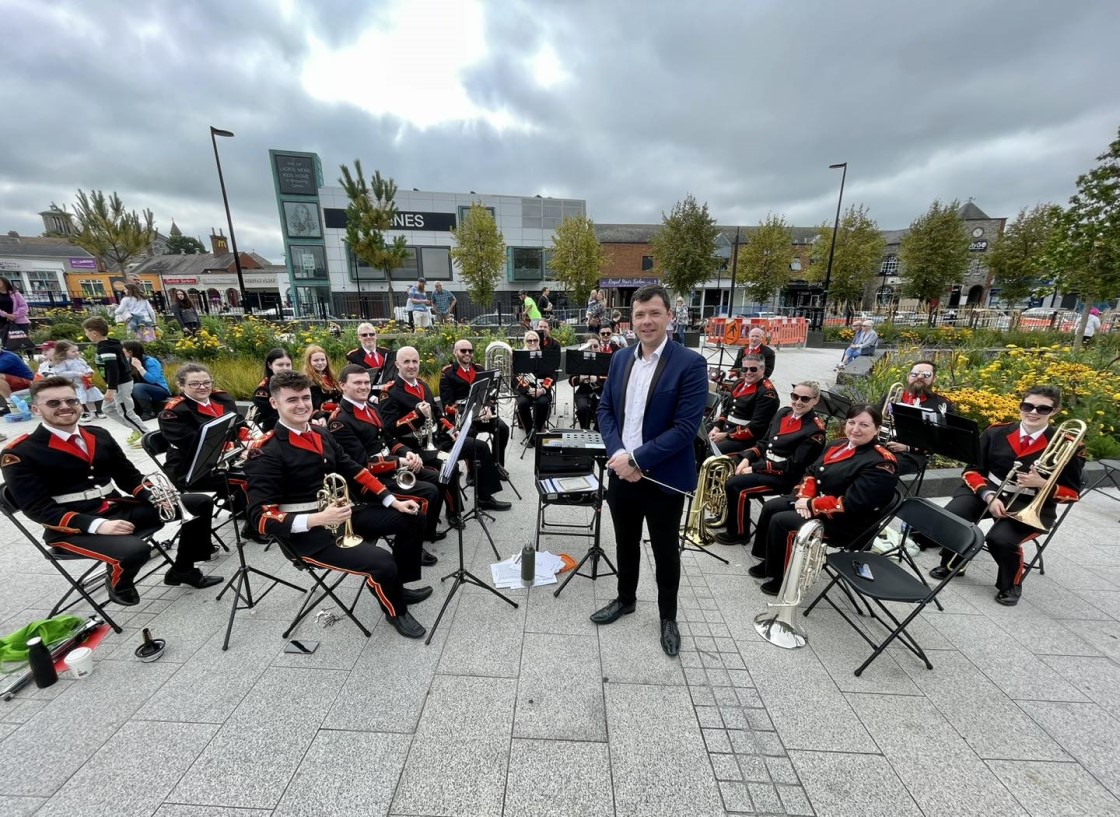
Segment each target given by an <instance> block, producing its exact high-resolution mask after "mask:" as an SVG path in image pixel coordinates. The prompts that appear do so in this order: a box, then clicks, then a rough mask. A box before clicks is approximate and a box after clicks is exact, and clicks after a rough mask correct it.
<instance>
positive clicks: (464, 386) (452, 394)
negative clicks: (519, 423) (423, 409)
mask: <svg viewBox="0 0 1120 817" xmlns="http://www.w3.org/2000/svg"><path fill="white" fill-rule="evenodd" d="M452 354H454V355H455V362H454V363H449V364H447V365H446V366H444V367H443V369H442V370H441V371H440V377H439V396H440V402H441V403H442V404H443V413H444V414H446V415H448V417H450V418H452V419H455V420H457V419H458V414H459V411H461V410H462V408H463V406H465V405H466V400H467V397H468V396H470V393H471V386H473V385H474V380H475V378H476V377H477V376H478V373H479V372H480V371H482V369H481V368H479V366H478V365H477V364H476V363H475V362H474V344H473V343H471V342H470V341H469V340H459V341H456V342H455V348H454V349H453V350H452ZM480 431H487V432H489V433H490V438H491V443H490V448H491V450H492V451H493V453H494V460H495V461H496V462H497V463H498V465H505V462H506V446H507V445H508V444H509V426H508V425H507V424H506V421H505V420H503V419H502V418H501V417H499V416H498V415H497V414H496V413H495V412H494V407H493V406H490V405H486V406H483V407H482V409H481V411H480V412H479V414H478V416H477V417H475V419H474V421H473V422H472V423H471V436H472V437H473V436H474V435H475V434H477V433H478V432H480Z"/></svg>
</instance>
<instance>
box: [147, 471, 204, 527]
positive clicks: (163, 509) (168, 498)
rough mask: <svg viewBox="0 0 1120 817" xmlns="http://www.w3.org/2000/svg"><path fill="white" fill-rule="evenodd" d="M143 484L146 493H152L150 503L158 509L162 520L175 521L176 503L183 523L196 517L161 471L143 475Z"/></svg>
mask: <svg viewBox="0 0 1120 817" xmlns="http://www.w3.org/2000/svg"><path fill="white" fill-rule="evenodd" d="M144 486H145V487H146V488H147V489H148V493H150V494H151V495H152V504H153V505H155V506H156V510H157V511H159V518H160V519H162V520H163V521H164V522H173V521H175V506H176V505H178V506H179V513H180V514H181V515H182V521H183V522H184V523H186V522H191V521H193V520H194V519H195V518H196V517H195V515H194V514H193V513H191V512H190V511H188V510H187V506H186V505H184V504H183V495H182V494H181V493H179V489H178V488H176V487H175V484H174V483H173V482H172V481H171V480H169V479H168V478H167V476H166V475H165V474H163V473H162V472H160V471H156V472H155V473H154V474H148V476H146V477H144Z"/></svg>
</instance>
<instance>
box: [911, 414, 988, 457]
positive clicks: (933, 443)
mask: <svg viewBox="0 0 1120 817" xmlns="http://www.w3.org/2000/svg"><path fill="white" fill-rule="evenodd" d="M891 409H892V410H893V413H894V427H895V436H896V438H897V439H898V440H899V441H900V442H903V443H906V444H907V445H912V446H914V447H915V448H922V449H925V450H926V451H932V452H933V453H934V454H940V455H941V456H942V457H948V458H949V459H952V460H957V461H958V462H963V463H965V464H970V463H976V462H977V461H978V460H979V458H980V426H979V425H977V423H976V422H975V421H973V420H969V419H968V418H967V417H961V416H960V415H959V414H946V415H941V414H939V413H938V412H931V411H926V410H924V409H920V408H917V407H915V406H908V405H906V404H905V403H895V404H893V405H892V406H891Z"/></svg>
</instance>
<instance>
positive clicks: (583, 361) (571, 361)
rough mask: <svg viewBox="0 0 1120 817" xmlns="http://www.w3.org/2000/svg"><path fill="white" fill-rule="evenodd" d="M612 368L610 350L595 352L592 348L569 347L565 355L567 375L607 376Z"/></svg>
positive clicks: (565, 371)
mask: <svg viewBox="0 0 1120 817" xmlns="http://www.w3.org/2000/svg"><path fill="white" fill-rule="evenodd" d="M610 370H611V354H610V353H609V352H593V351H591V350H590V349H569V350H568V354H566V355H565V356H564V373H565V374H567V375H573V374H578V375H597V376H599V377H606V376H607V374H608V373H610Z"/></svg>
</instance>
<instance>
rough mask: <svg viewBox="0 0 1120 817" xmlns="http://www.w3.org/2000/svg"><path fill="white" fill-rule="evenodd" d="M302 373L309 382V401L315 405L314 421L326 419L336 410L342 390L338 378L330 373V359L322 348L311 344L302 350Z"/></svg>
mask: <svg viewBox="0 0 1120 817" xmlns="http://www.w3.org/2000/svg"><path fill="white" fill-rule="evenodd" d="M303 373H304V374H305V375H307V379H308V380H310V381H311V401H312V402H313V403H314V404H315V417H316V419H320V418H322V419H326V417H327V416H328V415H329V414H330V413H331V412H332V411H334V410H335V409H336V408H338V401H339V400H341V399H342V389H340V388H339V387H338V378H336V377H335V376H334V372H333V371H331V359H330V358H329V357H327V351H326V349H324V348H323V347H322V346H316V345H314V344H312V345H311V346H308V347H307V348H306V349H304V350H303Z"/></svg>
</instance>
